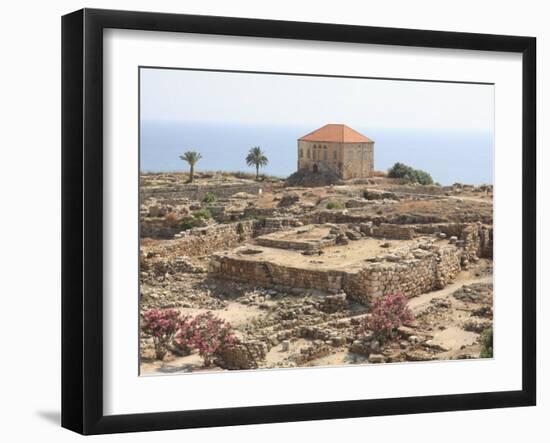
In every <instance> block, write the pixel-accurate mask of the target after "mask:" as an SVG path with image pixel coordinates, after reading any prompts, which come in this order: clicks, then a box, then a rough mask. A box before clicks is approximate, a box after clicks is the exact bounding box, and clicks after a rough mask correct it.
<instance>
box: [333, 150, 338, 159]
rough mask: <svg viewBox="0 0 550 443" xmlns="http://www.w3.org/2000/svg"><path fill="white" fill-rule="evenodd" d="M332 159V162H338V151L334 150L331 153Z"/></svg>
mask: <svg viewBox="0 0 550 443" xmlns="http://www.w3.org/2000/svg"><path fill="white" fill-rule="evenodd" d="M332 157H333V159H334V160H338V151H337V150H336V149H335V150H334V152H333V153H332Z"/></svg>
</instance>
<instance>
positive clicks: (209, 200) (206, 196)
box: [202, 192, 216, 203]
mask: <svg viewBox="0 0 550 443" xmlns="http://www.w3.org/2000/svg"><path fill="white" fill-rule="evenodd" d="M215 201H216V196H215V195H214V194H212V193H211V192H207V193H205V194H204V197H203V198H202V202H203V203H214V202H215Z"/></svg>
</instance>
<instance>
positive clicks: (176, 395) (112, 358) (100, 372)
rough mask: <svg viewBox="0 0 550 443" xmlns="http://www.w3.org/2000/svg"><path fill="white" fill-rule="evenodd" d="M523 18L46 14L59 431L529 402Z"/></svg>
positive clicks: (529, 107) (531, 175)
mask: <svg viewBox="0 0 550 443" xmlns="http://www.w3.org/2000/svg"><path fill="white" fill-rule="evenodd" d="M535 51H536V41H535V39H534V38H531V37H517V36H501V35H485V34H466V33H453V32H439V31H424V30H411V29H389V28H376V27H363V26H349V25H340V24H320V23H300V22H283V21H271V20H256V19H244V18H229V17H209V16H192V15H176V14H160V13H149V12H125V11H108V10H94V9H84V10H80V11H77V12H74V13H72V14H69V15H66V16H64V17H63V20H62V57H63V66H62V76H63V78H62V91H63V93H62V108H63V111H62V114H63V115H62V120H63V127H62V144H63V146H62V161H63V165H62V171H63V183H62V185H63V195H62V197H63V214H62V219H63V227H62V240H63V245H62V251H63V264H62V267H63V276H62V281H63V291H62V309H63V312H62V322H63V324H62V334H63V337H62V359H63V361H62V372H63V373H62V425H63V426H64V427H66V428H68V429H71V430H74V431H76V432H79V433H82V434H101V433H115V432H131V431H149V430H161V429H176V428H191V427H207V426H228V425H238V424H252V423H273V422H284V421H300V420H319V419H330V418H346V417H361V416H377V415H388V414H413V413H423V412H434V411H454V410H466V409H484V408H500V407H514V406H530V405H534V404H535V402H536V373H535V368H536V355H535V350H536V337H535V330H536V327H535V319H536V316H535V306H536V303H535V299H536V285H535V263H536V214H535V202H536V180H535V169H536V168H535V166H536V158H535V139H536V137H535V131H536V125H535V122H536V119H535V110H536V106H535V83H536V82H535V72H536V69H535V59H536V54H535Z"/></svg>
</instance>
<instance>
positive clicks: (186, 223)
mask: <svg viewBox="0 0 550 443" xmlns="http://www.w3.org/2000/svg"><path fill="white" fill-rule="evenodd" d="M197 226H198V221H197V219H195V218H192V217H187V218H184V219H183V220H182V221H181V222H180V224H179V228H180V229H181V230H182V231H187V230H188V229H193V228H196V227H197Z"/></svg>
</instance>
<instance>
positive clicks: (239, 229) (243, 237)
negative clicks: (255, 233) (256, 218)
mask: <svg viewBox="0 0 550 443" xmlns="http://www.w3.org/2000/svg"><path fill="white" fill-rule="evenodd" d="M237 234H239V242H241V243H242V242H243V241H245V240H246V235H245V234H244V226H243V224H242V223H241V222H239V223H237Z"/></svg>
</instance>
